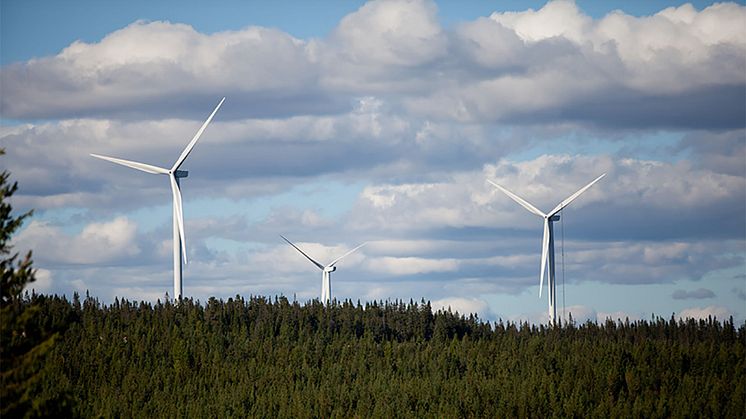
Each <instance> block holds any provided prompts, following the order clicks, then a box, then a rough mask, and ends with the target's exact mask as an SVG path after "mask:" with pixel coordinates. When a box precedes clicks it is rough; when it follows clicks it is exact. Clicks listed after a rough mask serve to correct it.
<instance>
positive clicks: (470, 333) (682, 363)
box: [3, 294, 746, 417]
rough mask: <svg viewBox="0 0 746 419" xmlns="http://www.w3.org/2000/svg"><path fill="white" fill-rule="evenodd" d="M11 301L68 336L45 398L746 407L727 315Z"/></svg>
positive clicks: (559, 413)
mask: <svg viewBox="0 0 746 419" xmlns="http://www.w3.org/2000/svg"><path fill="white" fill-rule="evenodd" d="M10 304H11V305H12V307H13V310H16V311H18V312H22V311H23V310H24V309H25V308H28V307H35V308H37V311H36V314H35V316H34V317H33V320H32V321H31V323H30V324H27V325H25V327H26V328H28V329H29V330H37V331H45V332H44V333H46V334H51V333H56V334H58V336H59V338H58V339H57V340H56V342H55V344H54V346H53V348H52V349H51V352H50V353H49V355H48V356H47V357H46V359H45V367H44V373H43V382H42V384H41V385H40V388H41V390H39V392H40V394H39V395H38V397H40V398H41V399H48V400H55V399H60V397H61V395H64V396H65V397H64V398H63V399H62V400H69V404H70V406H71V407H70V409H71V411H70V412H71V414H72V415H74V416H83V417H98V416H103V417H133V416H134V417H230V416H233V417H247V416H251V417H278V416H279V417H402V416H407V417H411V416H428V417H526V416H530V417H572V416H576V417H670V416H673V417H743V414H744V411H745V410H744V409H745V406H746V403H745V401H744V400H745V398H746V366H745V363H746V354H745V352H744V348H745V347H746V323H745V324H742V325H734V323H733V321H732V320H728V321H725V322H721V321H717V320H715V319H708V320H687V321H681V320H674V319H673V318H671V319H669V320H665V319H662V318H655V319H651V320H647V321H635V322H628V321H626V322H613V321H607V322H606V323H603V324H596V323H591V322H588V323H583V324H574V323H572V322H571V323H569V324H566V325H563V326H561V327H546V326H534V325H528V324H514V323H503V322H495V323H489V322H485V321H482V320H480V319H479V318H477V317H475V316H468V317H466V316H460V315H458V314H457V313H451V312H449V311H445V312H444V311H439V312H433V310H432V309H431V307H430V304H429V303H427V302H425V301H420V302H418V303H415V302H412V301H410V302H409V303H404V302H399V301H397V302H380V301H379V302H371V303H366V304H365V305H362V304H360V303H359V302H358V303H353V302H351V301H344V302H339V303H338V302H334V303H333V304H331V305H329V306H324V305H322V304H320V303H319V302H318V301H312V302H309V303H306V304H300V303H298V302H292V301H288V300H287V299H286V298H284V297H276V298H274V299H267V298H263V297H251V298H248V299H244V298H242V297H240V296H236V297H235V298H230V299H228V300H227V301H223V300H217V299H214V298H211V299H210V300H209V301H207V302H206V303H199V302H195V301H193V300H183V301H181V302H180V303H179V304H178V305H174V304H172V303H169V302H166V303H161V302H158V303H156V304H151V303H146V302H140V303H134V302H130V301H127V300H116V301H115V302H114V303H112V304H109V305H105V304H101V303H100V302H99V301H98V300H96V299H94V298H92V297H87V298H84V299H83V301H80V298H79V297H78V296H77V295H75V296H74V297H73V299H72V301H69V300H67V299H66V298H64V297H59V296H45V295H35V294H34V295H26V296H25V297H23V298H17V299H14V301H12V302H11V303H10ZM16 332H17V333H15V334H13V338H12V339H15V340H22V339H24V338H27V337H24V336H23V331H16ZM27 336H28V335H27ZM6 343H7V342H4V343H3V344H4V345H5V344H6ZM6 359H7V358H6V357H4V362H5V361H6Z"/></svg>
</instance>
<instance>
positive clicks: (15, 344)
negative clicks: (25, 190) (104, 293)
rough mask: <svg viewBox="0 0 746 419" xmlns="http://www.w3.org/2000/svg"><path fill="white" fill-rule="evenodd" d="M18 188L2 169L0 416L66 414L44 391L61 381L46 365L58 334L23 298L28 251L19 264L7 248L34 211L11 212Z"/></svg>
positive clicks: (57, 395)
mask: <svg viewBox="0 0 746 419" xmlns="http://www.w3.org/2000/svg"><path fill="white" fill-rule="evenodd" d="M3 154H5V151H4V150H3V149H0V155H3ZM17 190H18V183H17V182H13V183H11V182H10V173H9V172H8V171H7V170H4V171H3V172H2V173H1V174H0V281H1V282H0V382H1V384H2V388H1V389H0V416H2V417H3V418H8V417H46V416H50V415H57V414H62V415H65V414H67V416H69V413H71V412H70V409H69V408H70V404H69V403H68V400H69V399H68V397H67V394H66V393H65V392H64V391H57V390H54V391H51V392H50V391H48V390H49V388H50V387H52V386H55V387H58V386H59V383H54V381H55V380H57V381H59V380H60V378H61V377H52V373H51V372H50V371H51V370H52V368H50V367H51V366H50V365H48V363H47V359H48V358H49V355H50V353H51V351H52V349H53V346H54V343H55V340H57V339H58V338H59V334H58V333H51V332H50V331H45V330H43V328H41V327H40V326H39V321H38V316H39V312H40V308H39V307H38V305H37V304H33V303H31V302H30V301H28V300H27V299H24V298H23V296H22V294H23V290H24V288H25V287H26V286H27V285H28V284H30V283H32V282H34V281H35V279H36V278H35V277H34V275H35V270H34V269H33V266H32V261H31V251H29V252H28V253H26V256H25V257H24V258H23V259H21V260H19V259H18V256H19V254H18V253H13V251H12V250H13V249H12V246H11V244H10V239H11V236H12V235H13V234H14V233H15V232H16V231H17V230H18V229H19V228H20V227H21V225H22V224H23V221H24V220H25V219H26V218H28V217H30V216H31V213H32V211H28V212H26V213H24V214H21V215H18V216H15V215H13V214H12V210H13V208H12V206H11V203H10V197H11V196H12V195H13V194H14V193H15V192H16V191H17ZM58 388H59V387H58Z"/></svg>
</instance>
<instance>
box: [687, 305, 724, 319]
mask: <svg viewBox="0 0 746 419" xmlns="http://www.w3.org/2000/svg"><path fill="white" fill-rule="evenodd" d="M731 315H732V313H731V311H730V310H728V308H726V307H721V306H707V307H690V308H687V309H684V310H681V311H680V312H679V313H678V317H679V318H681V319H696V320H699V319H707V318H709V317H713V318H717V319H718V320H726V319H727V318H728V317H730V316H731Z"/></svg>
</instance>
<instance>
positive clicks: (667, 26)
mask: <svg viewBox="0 0 746 419" xmlns="http://www.w3.org/2000/svg"><path fill="white" fill-rule="evenodd" d="M744 19H746V8H745V7H743V6H741V5H738V4H734V3H722V4H716V5H712V6H710V7H708V8H706V9H704V10H701V11H697V10H695V9H694V8H693V7H692V6H691V5H683V6H680V7H678V8H669V9H665V10H663V11H661V12H659V13H658V14H656V15H654V16H649V17H634V16H630V15H626V14H624V13H622V12H619V11H617V12H613V13H610V14H609V15H607V16H605V17H603V18H601V19H593V18H591V17H589V16H587V15H585V14H584V13H583V12H582V11H581V10H580V9H578V7H577V6H576V5H575V3H573V2H570V1H553V2H549V3H547V4H546V5H545V6H544V7H543V8H541V9H539V10H527V11H524V12H505V13H503V12H495V13H493V14H491V15H490V16H489V17H483V18H479V19H476V20H474V21H471V22H464V23H463V24H461V25H458V26H457V27H456V28H454V29H446V28H444V27H442V26H441V25H440V24H439V23H438V19H437V8H436V6H435V4H434V3H432V2H430V1H426V0H417V1H403V0H401V1H399V0H379V1H374V2H369V3H366V4H364V5H363V6H361V8H360V9H359V10H357V11H355V12H353V13H351V14H349V15H348V16H346V17H344V18H343V19H342V20H341V21H340V22H339V24H338V25H337V27H336V28H335V29H334V30H333V31H332V32H331V34H330V35H329V36H328V37H327V38H321V39H312V40H301V39H297V38H294V37H292V36H290V35H288V34H287V33H284V32H281V31H279V30H276V29H269V28H261V27H253V26H250V27H246V28H244V29H241V30H238V31H229V32H218V33H214V34H209V35H208V34H203V33H199V32H197V31H195V30H194V28H192V27H190V26H188V25H185V24H181V23H170V22H144V21H138V22H134V23H132V24H130V25H129V26H127V27H125V28H122V29H120V30H118V31H115V32H113V33H111V34H109V35H107V36H106V37H104V38H103V39H102V40H100V41H99V42H95V43H83V42H80V41H78V42H75V43H73V44H72V45H70V46H69V47H67V48H65V49H64V50H63V51H61V52H60V53H59V54H57V55H56V56H54V57H44V58H40V59H34V60H30V61H28V62H25V63H15V64H11V65H8V66H5V67H3V69H2V73H1V74H0V77H1V78H2V84H3V86H4V87H5V88H4V92H3V93H4V94H3V97H2V99H1V100H2V110H3V111H2V112H3V115H4V116H5V117H10V118H40V117H44V118H52V117H54V118H59V117H73V116H79V115H87V116H92V115H96V116H106V115H116V116H117V117H128V118H129V117H138V118H149V117H153V116H155V115H158V116H161V117H162V116H164V115H174V112H182V113H183V112H185V111H188V112H189V113H190V114H191V115H194V116H196V115H198V114H197V113H196V105H198V104H199V105H200V106H201V105H204V104H205V103H206V102H207V103H209V100H214V98H215V97H220V96H222V95H223V94H225V93H226V92H230V93H231V99H230V100H231V101H232V102H233V104H234V106H235V107H234V108H233V109H234V111H231V110H230V108H228V107H227V108H226V110H225V112H227V115H229V116H230V117H232V118H233V117H237V116H238V115H242V116H243V117H245V116H247V115H251V116H254V117H256V116H290V115H299V114H323V113H333V112H340V111H344V110H346V109H349V106H350V100H351V99H352V98H355V97H360V96H367V95H371V94H375V95H378V96H385V97H387V98H388V99H389V100H391V101H392V102H394V103H395V106H396V107H397V108H404V109H407V110H408V111H410V112H413V113H415V114H419V115H421V116H424V117H427V118H429V119H434V120H438V119H446V120H453V121H462V122H463V121H482V122H484V121H501V122H514V123H527V122H529V121H530V123H532V124H535V123H537V122H539V121H543V122H544V123H547V122H550V123H552V122H556V121H563V120H564V121H567V120H569V121H575V122H577V123H581V124H589V125H600V126H619V127H640V126H653V127H703V126H704V127H732V128H735V127H739V126H741V125H743V123H744V116H743V115H744V110H746V109H745V106H746V105H744V103H743V100H741V99H742V92H743V89H744V86H746V80H745V79H744V74H745V71H746V64H744V60H743V56H744V54H746V41H744V39H746V37H744V35H745V34H746V32H745V31H746V30H744V29H743V25H742V22H743V20H744ZM214 92H223V93H219V94H216V93H214ZM63 97H64V100H61V99H59V98H63ZM208 98H209V100H208ZM238 109H240V113H238V112H239V111H238Z"/></svg>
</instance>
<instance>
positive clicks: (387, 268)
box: [367, 257, 459, 275]
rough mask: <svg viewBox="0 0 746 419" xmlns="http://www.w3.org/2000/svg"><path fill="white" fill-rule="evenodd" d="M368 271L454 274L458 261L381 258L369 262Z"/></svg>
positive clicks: (404, 273) (394, 273)
mask: <svg viewBox="0 0 746 419" xmlns="http://www.w3.org/2000/svg"><path fill="white" fill-rule="evenodd" d="M367 266H368V269H369V270H371V271H373V272H381V273H386V274H389V275H415V274H423V273H430V272H453V271H456V270H457V269H458V266H459V262H458V260H456V259H426V258H419V257H379V258H373V259H370V260H368V262H367Z"/></svg>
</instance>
